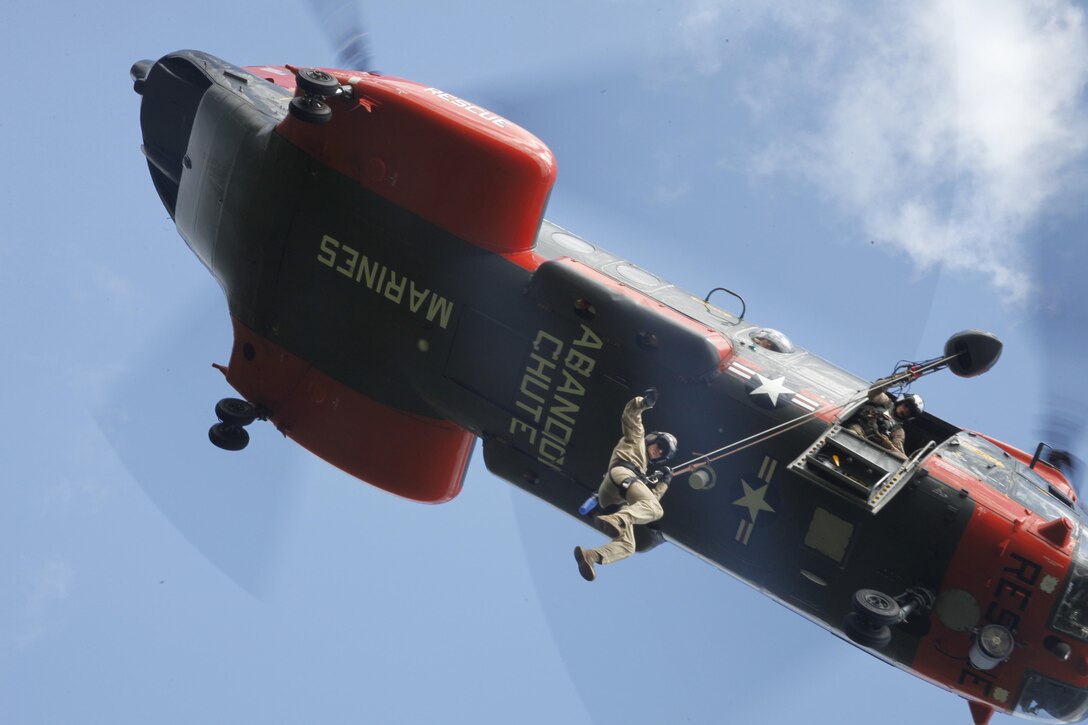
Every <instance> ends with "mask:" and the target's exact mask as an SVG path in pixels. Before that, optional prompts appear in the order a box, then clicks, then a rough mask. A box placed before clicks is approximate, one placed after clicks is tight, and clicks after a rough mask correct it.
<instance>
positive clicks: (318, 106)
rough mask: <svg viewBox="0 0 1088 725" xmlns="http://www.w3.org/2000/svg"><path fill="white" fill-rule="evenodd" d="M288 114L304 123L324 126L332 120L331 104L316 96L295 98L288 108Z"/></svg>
mask: <svg viewBox="0 0 1088 725" xmlns="http://www.w3.org/2000/svg"><path fill="white" fill-rule="evenodd" d="M287 111H288V113H290V114H291V115H292V116H294V117H295V118H297V119H298V120H300V121H303V122H304V123H315V124H319V125H320V124H322V123H328V122H329V121H331V120H332V109H331V108H329V104H327V103H325V102H324V101H322V100H321V99H320V98H317V97H316V96H295V97H294V98H292V99H291V103H290V105H289V106H288V107H287Z"/></svg>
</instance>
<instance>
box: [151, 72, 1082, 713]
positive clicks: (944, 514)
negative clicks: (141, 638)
mask: <svg viewBox="0 0 1088 725" xmlns="http://www.w3.org/2000/svg"><path fill="white" fill-rule="evenodd" d="M133 77H134V82H135V84H136V89H137V91H138V92H139V93H140V94H141V95H142V97H143V101H142V109H141V121H142V125H143V129H144V152H145V155H146V156H147V158H148V163H149V169H150V171H151V176H152V179H153V183H154V184H155V187H156V189H157V191H158V193H159V196H160V199H161V200H162V201H163V203H164V205H165V206H166V208H167V210H168V211H169V212H170V214H171V217H172V218H173V219H174V221H175V223H176V225H177V228H178V231H179V233H180V234H181V235H182V236H183V238H184V239H185V240H186V242H187V243H188V244H189V246H190V247H191V248H192V250H193V251H194V252H195V253H196V254H197V256H198V257H199V258H200V259H201V261H202V262H203V263H204V264H205V265H206V266H207V267H208V268H209V270H210V271H211V272H212V274H213V275H214V276H215V277H216V278H217V279H218V280H219V282H220V284H221V285H222V286H223V288H224V291H225V292H226V294H227V298H228V302H229V306H230V311H231V316H232V322H233V325H234V331H235V343H234V347H233V350H232V354H231V359H230V362H229V363H228V364H227V365H225V366H222V368H221V371H222V372H223V373H224V375H225V376H226V379H227V382H229V383H230V384H231V385H232V386H234V387H235V388H236V389H237V390H238V391H239V392H240V393H241V395H242V397H243V398H244V400H243V399H226V400H224V401H221V402H220V403H219V404H218V405H217V406H216V409H215V413H216V416H217V418H218V419H219V422H218V423H216V424H214V425H213V426H212V428H211V429H210V431H209V437H210V438H211V440H212V442H213V443H215V444H216V445H218V446H219V447H222V448H226V449H232V450H240V449H242V448H244V447H245V444H246V441H247V438H248V436H247V433H246V427H247V426H248V425H250V424H251V423H253V422H254V421H255V420H257V419H267V420H269V421H271V422H273V423H274V424H275V425H276V427H277V428H278V429H279V430H280V431H282V432H283V433H284V434H285V435H287V436H288V437H290V438H292V439H293V440H295V441H296V442H298V443H300V444H301V445H302V446H303V447H305V448H307V449H309V450H311V451H312V452H314V453H315V454H316V455H318V456H319V457H321V458H323V459H325V460H327V461H329V462H330V463H332V464H333V465H336V466H337V467H339V468H341V469H343V470H345V471H347V472H349V473H351V474H352V475H354V476H356V477H357V478H360V479H362V480H364V481H366V482H367V483H370V484H372V485H375V486H377V487H379V488H382V489H384V490H387V491H390V492H392V493H395V494H397V495H400V496H403V497H405V498H409V499H412V500H417V501H421V502H431V503H439V502H444V501H449V500H451V499H453V498H454V497H456V495H457V494H458V492H459V491H460V486H461V481H462V479H463V476H464V471H465V467H466V466H467V463H468V459H469V456H470V454H471V451H472V449H473V447H474V445H475V442H476V439H477V438H480V439H481V440H482V441H483V445H482V448H483V455H484V461H485V464H486V465H487V467H488V468H489V470H491V471H492V472H494V473H495V474H496V475H498V476H500V477H502V478H504V479H506V480H508V481H510V482H511V483H513V484H514V485H516V486H519V487H520V488H522V489H524V490H526V491H528V492H529V493H531V494H532V495H534V496H537V497H539V498H541V499H543V500H545V501H547V502H548V503H550V504H552V505H553V506H555V507H556V508H558V509H560V510H562V511H564V512H566V513H568V514H570V515H571V516H578V513H577V509H578V506H579V504H580V503H581V502H582V501H583V500H584V499H585V497H586V496H587V495H588V494H589V493H590V492H592V490H595V488H596V484H597V481H598V480H599V474H600V467H601V465H602V459H603V457H604V456H605V455H606V454H607V450H608V448H609V447H610V445H611V443H612V442H613V440H614V431H615V418H616V415H617V412H618V410H619V408H620V407H622V404H623V402H624V400H626V399H627V398H629V397H630V396H631V395H632V394H634V393H637V392H638V391H639V390H641V389H642V388H644V387H647V386H650V385H653V386H656V387H658V388H659V389H660V390H661V404H660V405H659V407H658V408H657V409H655V411H654V413H653V416H654V417H653V418H652V420H653V422H654V423H653V424H654V426H655V427H657V428H660V429H663V430H665V429H667V430H670V431H673V432H675V433H676V434H677V435H678V437H679V438H680V440H681V443H682V450H683V451H684V453H685V454H686V458H687V460H686V461H685V463H684V465H681V466H679V467H677V473H678V474H679V475H682V476H686V478H687V484H688V485H687V487H686V488H684V487H678V488H679V489H680V491H682V492H683V493H682V494H681V495H677V494H675V493H674V494H673V495H672V496H670V499H669V501H668V516H667V518H666V519H665V520H663V521H662V522H661V526H660V528H659V529H658V530H657V531H652V530H646V531H643V532H641V533H642V541H641V547H640V548H642V549H644V550H645V549H648V548H652V546H654V545H656V544H657V543H660V542H661V541H669V542H670V543H673V544H674V545H677V546H680V547H682V548H684V549H687V550H689V551H691V552H692V553H694V554H695V555H697V556H699V557H701V558H703V559H706V560H708V561H711V562H712V563H714V564H715V565H716V566H718V567H719V568H721V569H723V570H726V571H728V572H729V573H731V574H733V575H734V576H737V577H738V578H740V579H742V580H743V581H746V582H747V583H749V584H751V585H752V586H754V587H756V588H758V589H760V590H761V591H763V592H764V593H766V594H768V595H769V596H771V597H772V598H774V599H775V600H777V601H779V602H780V603H783V604H785V605H786V606H787V607H789V608H791V609H793V610H794V611H797V612H798V613H800V614H802V615H803V616H805V617H807V618H809V619H810V620H812V621H815V622H817V623H818V624H820V625H821V626H824V627H825V628H827V629H828V630H830V631H832V632H833V633H835V634H838V635H839V636H843V637H845V638H848V639H849V640H851V641H853V642H854V643H856V644H858V645H859V646H861V647H863V648H865V649H866V650H868V651H870V652H871V653H873V654H874V655H876V656H878V657H880V658H881V659H884V660H885V661H887V662H889V663H891V664H893V665H895V666H897V667H900V668H901V669H905V670H908V671H910V672H912V673H914V674H917V675H919V676H921V677H923V678H924V679H927V680H929V681H931V682H933V683H935V684H937V685H939V686H941V687H945V688H946V689H949V690H951V691H953V692H956V693H957V694H960V695H962V696H964V697H965V698H966V699H968V701H969V703H970V707H971V712H972V715H973V717H974V719H975V721H976V722H986V721H987V720H988V719H989V717H990V716H991V715H992V713H993V712H995V711H996V712H1003V713H1010V714H1016V715H1020V716H1024V717H1033V716H1039V717H1051V718H1058V719H1061V720H1066V721H1076V720H1079V719H1083V717H1084V714H1085V711H1086V708H1088V704H1086V703H1088V694H1086V691H1085V688H1086V687H1088V682H1085V678H1086V676H1088V671H1086V670H1085V667H1086V665H1085V662H1088V660H1086V659H1085V654H1084V647H1083V641H1084V637H1085V636H1086V631H1088V630H1086V629H1085V625H1084V623H1083V621H1084V620H1083V617H1084V615H1083V613H1082V608H1081V604H1080V599H1081V598H1082V597H1083V588H1084V576H1085V568H1084V565H1083V564H1082V562H1084V560H1085V555H1084V553H1083V551H1082V548H1081V545H1080V543H1079V542H1080V540H1081V533H1080V530H1081V528H1082V523H1083V516H1082V515H1081V514H1080V513H1079V511H1078V510H1077V508H1076V496H1075V492H1074V491H1073V489H1072V488H1071V486H1070V485H1069V483H1068V481H1067V480H1066V479H1065V477H1064V476H1063V475H1062V474H1061V472H1060V471H1059V470H1057V469H1056V468H1053V467H1051V466H1049V465H1048V464H1047V463H1046V462H1045V461H1043V460H1042V459H1041V452H1042V451H1041V450H1040V451H1037V452H1036V454H1035V455H1028V454H1027V453H1024V452H1022V451H1019V450H1017V449H1015V448H1013V447H1011V446H1008V445H1006V444H1003V443H1001V442H999V441H996V440H994V439H991V438H987V437H986V436H983V435H981V434H976V433H972V432H970V431H964V430H961V429H959V428H957V427H956V426H953V425H951V424H949V423H947V422H945V421H942V420H941V419H939V418H937V417H936V416H934V415H933V414H932V413H926V414H924V415H922V416H920V417H919V418H918V419H916V420H914V421H912V422H911V423H910V424H909V425H908V427H907V438H908V444H909V445H910V447H911V450H912V455H911V456H910V458H909V459H908V460H907V461H905V462H904V461H900V460H899V459H897V458H895V457H894V456H889V455H887V454H886V453H882V452H881V451H880V450H878V449H876V448H875V447H873V446H871V445H869V444H867V443H866V442H865V441H864V440H862V439H859V438H856V437H855V436H852V435H851V434H850V433H849V432H848V431H847V430H845V429H844V427H843V425H841V424H842V423H843V422H845V421H846V420H847V419H848V418H849V416H850V415H851V414H852V412H853V411H854V410H855V409H856V408H857V407H858V406H859V405H861V404H863V402H864V400H865V398H866V395H867V393H868V392H869V390H870V389H871V388H872V387H873V386H872V385H871V384H870V383H868V382H866V381H864V380H862V379H861V378H858V377H857V376H854V375H852V374H850V373H848V372H846V371H845V370H842V369H840V368H838V367H836V366H834V365H831V364H830V363H827V362H825V361H823V360H821V359H819V358H817V357H816V356H815V355H812V354H810V353H808V352H807V351H805V350H803V349H800V348H795V347H793V346H792V345H791V344H789V343H788V341H786V342H785V343H781V342H780V343H778V345H777V346H771V347H764V346H763V345H762V344H760V340H761V339H763V338H765V337H767V335H766V334H765V333H766V332H767V331H766V328H762V327H759V326H757V325H753V324H751V323H749V322H748V321H746V320H745V319H744V317H745V313H744V312H743V311H742V312H741V313H740V314H739V315H735V314H732V313H730V312H727V311H725V310H723V309H720V308H718V307H717V306H716V305H714V304H712V303H711V302H710V297H709V296H707V297H705V298H700V297H697V296H694V295H691V294H690V293H687V292H685V291H684V290H682V289H680V288H678V287H676V286H674V285H671V284H669V283H668V282H666V281H665V280H663V279H661V278H659V277H657V276H656V275H654V274H653V273H652V272H649V271H647V270H645V269H642V268H641V267H639V266H637V265H635V264H634V263H632V262H630V261H628V260H625V259H623V258H621V257H619V256H616V255H614V254H612V253H610V252H607V251H605V250H603V249H601V248H599V247H597V246H596V245H594V244H593V243H591V242H590V241H588V240H586V239H583V238H581V237H579V236H577V235H576V234H573V233H571V232H570V231H568V230H566V229H563V228H561V227H558V226H557V225H555V224H553V223H551V222H550V221H547V220H545V219H544V211H545V206H546V202H547V198H548V194H549V191H550V188H551V184H552V183H554V179H555V163H554V159H553V158H552V157H551V154H550V151H548V149H547V147H546V146H544V144H542V143H541V142H539V141H538V140H536V139H535V137H533V136H532V135H531V134H529V133H528V132H526V131H523V130H522V129H520V128H518V127H517V126H516V125H515V124H513V123H512V122H510V121H509V120H507V119H505V118H503V117H502V116H499V115H497V114H494V113H492V112H490V111H488V110H486V109H484V108H482V107H480V106H477V105H474V104H472V103H471V102H470V101H468V100H466V99H463V98H460V97H458V96H456V95H453V94H450V93H447V92H445V91H444V90H442V89H438V88H433V87H430V86H424V85H420V84H415V83H411V82H409V81H403V80H400V79H395V78H391V77H386V76H382V75H378V74H375V73H370V72H364V71H344V70H335V69H316V68H296V67H291V66H283V67H280V66H259V67H249V68H242V67H238V66H234V65H232V64H230V63H227V62H225V61H222V60H220V59H218V58H215V57H213V56H210V55H207V54H203V53H198V52H195V51H183V52H179V53H173V54H170V55H168V56H165V57H164V58H163V59H161V60H159V61H157V62H155V63H152V62H150V61H146V62H144V61H141V62H140V63H137V64H136V66H134V69H133ZM252 208H262V209H267V210H269V213H267V214H262V215H260V216H259V217H257V216H254V215H250V214H247V213H246V211H247V210H248V209H252ZM999 352H1000V345H999V343H997V342H996V340H994V339H993V338H992V337H990V336H987V335H985V334H981V333H970V332H969V333H963V334H960V335H957V336H953V338H952V339H950V341H949V344H948V346H946V350H945V355H944V356H942V357H941V358H937V359H934V360H932V361H926V362H923V363H918V364H910V365H907V366H906V367H905V368H904V369H903V370H902V371H901V372H900V373H899V374H893V376H891V379H890V380H886V381H884V382H883V384H884V385H888V384H891V385H899V386H905V385H907V384H909V383H910V382H913V380H915V379H917V377H918V376H920V375H921V374H928V373H929V372H932V371H935V370H937V369H939V368H941V367H950V368H951V369H952V371H953V372H955V373H958V374H961V375H964V376H973V375H977V374H980V373H982V372H984V371H985V370H986V369H988V367H989V366H990V365H992V364H993V363H994V362H995V361H996V357H997V355H998V354H999ZM403 440H412V441H413V442H414V445H415V446H417V447H419V448H422V449H425V450H426V451H428V455H427V456H417V457H413V458H406V457H404V456H403V455H400V450H399V449H398V447H397V445H396V442H397V441H403ZM361 442H365V444H364V443H361ZM723 443H724V444H726V445H724V446H723ZM383 452H385V455H383ZM753 484H754V485H753ZM677 493H679V491H678V492H677ZM919 521H926V522H928V523H929V524H930V525H928V526H919V525H918V522H919ZM587 523H589V521H588V520H587Z"/></svg>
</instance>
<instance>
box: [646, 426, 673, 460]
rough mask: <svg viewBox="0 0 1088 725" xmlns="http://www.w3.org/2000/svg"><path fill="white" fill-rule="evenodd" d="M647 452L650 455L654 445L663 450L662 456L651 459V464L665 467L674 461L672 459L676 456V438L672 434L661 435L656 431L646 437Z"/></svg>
mask: <svg viewBox="0 0 1088 725" xmlns="http://www.w3.org/2000/svg"><path fill="white" fill-rule="evenodd" d="M645 441H646V450H647V455H649V450H650V446H651V445H653V444H654V443H656V444H657V446H658V448H660V449H661V455H660V456H658V457H657V458H651V459H650V464H651V465H654V466H663V465H665V464H666V463H668V462H669V461H670V460H672V457H673V456H675V455H676V436H674V435H673V434H672V433H661V432H659V431H654V432H653V433H649V434H647V435H646V438H645Z"/></svg>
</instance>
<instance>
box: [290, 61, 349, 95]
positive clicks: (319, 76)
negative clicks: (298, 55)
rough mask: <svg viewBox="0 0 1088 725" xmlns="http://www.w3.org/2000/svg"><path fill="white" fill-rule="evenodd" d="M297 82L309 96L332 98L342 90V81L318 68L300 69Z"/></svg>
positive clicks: (296, 75) (296, 76)
mask: <svg viewBox="0 0 1088 725" xmlns="http://www.w3.org/2000/svg"><path fill="white" fill-rule="evenodd" d="M295 82H296V83H297V84H298V87H299V89H300V90H301V91H302V92H303V94H305V95H307V96H332V95H335V94H336V92H337V91H339V90H340V81H338V80H336V78H334V77H333V76H332V75H330V74H328V73H326V72H325V71H323V70H319V69H317V68H300V69H299V71H298V73H296V74H295Z"/></svg>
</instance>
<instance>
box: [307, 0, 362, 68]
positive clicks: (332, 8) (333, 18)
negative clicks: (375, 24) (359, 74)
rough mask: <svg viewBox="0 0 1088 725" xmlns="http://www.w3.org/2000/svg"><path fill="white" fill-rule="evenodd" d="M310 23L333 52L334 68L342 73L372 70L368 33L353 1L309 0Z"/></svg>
mask: <svg viewBox="0 0 1088 725" xmlns="http://www.w3.org/2000/svg"><path fill="white" fill-rule="evenodd" d="M309 5H310V8H311V9H312V10H313V13H314V20H315V22H316V23H317V25H318V27H319V28H320V29H321V32H322V34H323V35H324V36H325V39H326V40H327V41H328V43H329V46H330V47H331V48H333V49H334V50H335V52H336V65H337V67H339V68H342V69H344V70H360V71H372V70H374V55H373V52H372V50H371V47H370V33H368V32H367V31H366V30H365V26H364V25H363V22H362V20H361V18H360V16H359V9H358V8H357V7H356V4H355V3H353V2H346V1H345V0H309Z"/></svg>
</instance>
